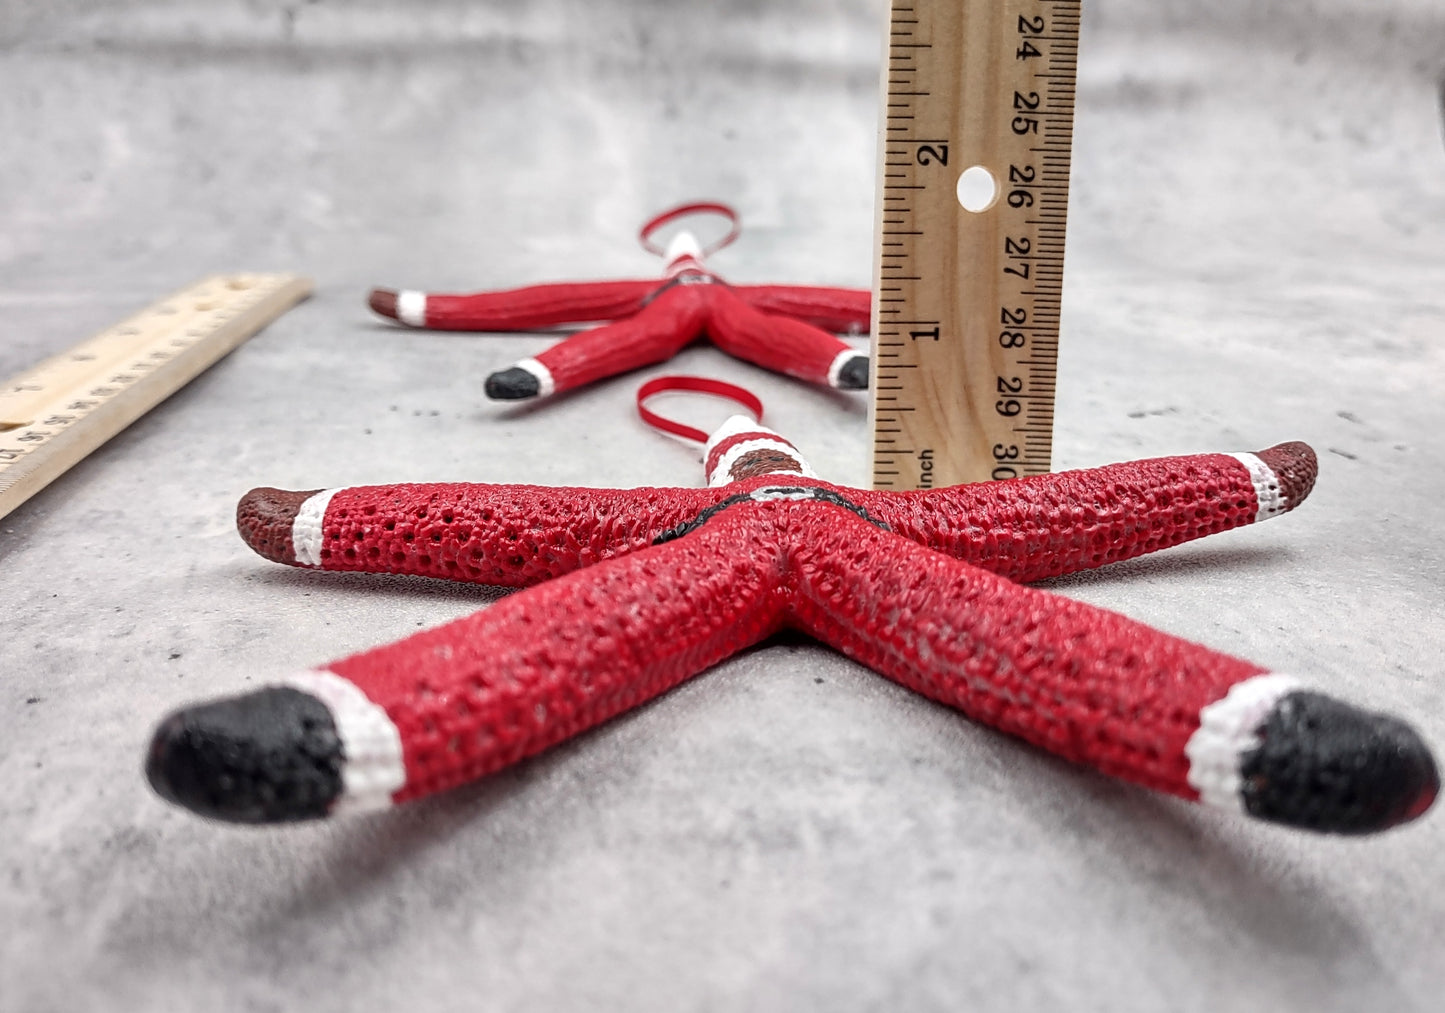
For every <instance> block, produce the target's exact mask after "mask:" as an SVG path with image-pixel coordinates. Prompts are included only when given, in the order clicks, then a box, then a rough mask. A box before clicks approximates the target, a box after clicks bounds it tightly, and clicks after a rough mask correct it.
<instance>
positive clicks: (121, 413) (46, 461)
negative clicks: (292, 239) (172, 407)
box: [0, 274, 312, 517]
mask: <svg viewBox="0 0 1445 1013" xmlns="http://www.w3.org/2000/svg"><path fill="white" fill-rule="evenodd" d="M311 287H312V286H311V282H310V280H309V279H306V278H301V277H298V276H296V275H289V274H230V275H218V276H215V277H212V278H206V279H204V280H202V281H199V282H197V283H195V284H194V285H191V286H190V287H188V288H184V289H181V290H180V291H179V292H176V293H174V294H173V295H171V296H169V297H167V298H165V299H162V300H161V301H160V302H158V303H155V304H154V305H152V306H149V307H147V308H146V309H144V310H141V311H140V312H139V313H137V314H135V315H134V316H131V317H128V318H127V319H125V320H122V321H121V322H120V323H118V324H115V325H114V326H112V327H108V328H106V329H105V330H103V331H101V332H100V333H99V334H97V335H95V336H94V337H93V338H90V339H89V340H88V341H84V342H82V343H81V344H79V345H76V346H75V347H74V348H71V349H70V350H68V351H65V352H62V353H60V354H59V355H56V356H54V357H52V358H50V359H47V360H45V361H44V362H42V363H40V364H39V365H38V366H35V367H34V368H32V369H30V370H28V371H26V372H24V373H22V374H20V375H19V376H16V377H13V378H12V379H10V380H8V381H5V382H4V383H3V384H0V517H4V516H5V515H6V514H8V513H10V512H11V511H12V510H14V509H15V508H16V507H18V506H19V505H20V504H21V503H24V502H25V501H26V500H27V499H29V498H30V497H31V496H33V495H35V493H37V492H39V491H40V490H41V489H43V488H45V486H47V485H49V484H50V483H51V482H53V481H54V480H55V479H56V478H58V477H60V475H62V474H64V473H65V471H66V470H68V469H69V468H70V467H72V466H73V465H75V464H76V463H77V462H78V461H80V460H81V459H83V458H84V457H85V456H86V455H87V454H89V453H91V452H92V451H94V450H95V449H96V448H97V447H99V446H100V445H101V444H103V443H105V441H106V440H108V439H110V438H111V437H112V436H114V435H115V434H116V433H118V432H120V431H121V430H122V429H124V428H125V427H126V426H128V425H130V424H131V423H132V422H134V421H135V420H136V419H138V418H140V417H141V416H142V415H144V414H145V413H146V412H147V411H149V410H150V409H151V408H153V407H155V406H156V405H157V404H159V403H160V402H161V401H164V400H165V399H166V398H167V397H169V396H170V395H171V394H173V393H175V391H177V390H179V389H180V388H181V387H183V386H185V384H187V383H188V382H190V381H191V380H192V379H194V378H195V377H196V376H197V375H199V374H200V373H202V372H203V371H205V370H206V369H207V368H209V367H210V366H211V365H212V364H214V363H215V362H216V361H217V360H218V359H220V358H221V357H222V356H224V355H226V354H227V353H228V352H230V351H232V350H233V349H234V348H236V346H238V345H240V344H241V343H242V342H243V341H245V340H246V339H247V338H249V337H250V336H251V335H253V334H255V333H256V332H257V331H259V330H261V328H263V327H265V326H266V325H267V324H269V323H270V322H271V321H273V320H275V319H276V318H277V317H278V316H280V315H281V314H282V313H284V312H286V310H288V309H290V308H291V307H292V306H294V305H296V303H298V302H300V301H301V300H302V299H304V298H306V296H307V295H309V294H310V293H311Z"/></svg>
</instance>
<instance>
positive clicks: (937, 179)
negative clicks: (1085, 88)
mask: <svg viewBox="0 0 1445 1013" xmlns="http://www.w3.org/2000/svg"><path fill="white" fill-rule="evenodd" d="M890 21H891V27H890V29H889V31H890V33H891V34H890V38H889V39H888V44H889V47H890V48H889V50H888V60H887V61H885V69H884V71H883V73H882V75H881V77H882V80H883V82H884V84H883V89H884V94H883V96H882V97H881V99H880V105H881V106H882V113H883V126H882V130H881V131H880V138H881V139H882V140H881V142H880V145H879V191H878V197H879V199H878V201H877V207H878V215H877V217H876V218H875V222H876V223H877V224H876V231H875V237H876V247H877V250H878V257H877V258H876V263H877V264H878V267H877V269H876V271H875V274H876V275H877V277H876V279H875V290H876V293H877V295H878V298H876V299H875V301H874V305H875V319H874V327H873V334H874V335H875V345H876V351H875V356H874V361H875V362H876V363H877V365H876V366H875V373H874V382H873V387H874V395H873V401H872V403H871V405H870V415H871V419H870V421H871V424H872V426H873V428H874V433H875V437H878V438H877V439H876V440H875V444H874V465H875V467H874V473H875V479H874V481H875V486H877V487H879V488H894V489H907V488H921V487H926V486H930V485H944V484H952V483H954V482H960V481H976V480H980V479H987V478H999V477H1009V476H1011V475H1019V474H1041V473H1045V472H1047V471H1048V469H1049V458H1050V454H1051V450H1052V447H1051V442H1052V441H1051V434H1052V417H1053V401H1054V391H1055V383H1056V369H1057V363H1056V359H1057V346H1058V328H1059V319H1060V315H1061V309H1062V291H1063V257H1064V237H1065V229H1066V223H1067V213H1068V175H1069V165H1070V148H1071V145H1072V134H1073V105H1074V81H1075V72H1074V71H1075V61H1076V54H1077V45H1078V43H1077V37H1078V23H1079V2H1078V0H910V2H909V4H908V5H907V6H905V4H903V3H895V4H893V6H892V10H891V18H890ZM903 39H907V40H908V42H907V43H903V42H902V41H901V40H903ZM969 166H984V167H986V168H987V169H988V170H989V171H990V173H991V174H992V176H993V178H994V180H995V181H996V185H997V188H998V189H997V196H996V198H995V203H994V204H993V205H992V206H991V207H990V208H988V209H987V210H985V211H983V212H981V213H978V214H971V213H969V212H965V211H963V210H962V209H961V207H960V206H959V203H958V200H957V198H956V197H955V184H957V182H958V178H959V174H960V173H961V172H962V171H963V170H964V169H965V168H968V167H969ZM905 281H906V282H909V284H904V282H905ZM885 349H886V351H885ZM904 370H909V371H911V372H908V373H905V372H904ZM885 430H886V432H887V436H888V438H887V439H886V440H885V439H884V438H883V436H884V435H885ZM900 445H902V446H906V447H911V448H914V449H913V450H911V451H904V450H901V449H900ZM924 455H927V461H928V467H927V468H924V467H922V466H921V464H920V462H921V461H923V460H924ZM915 457H916V459H915ZM884 461H886V462H888V467H887V468H882V467H879V466H878V465H879V464H880V463H882V462H884Z"/></svg>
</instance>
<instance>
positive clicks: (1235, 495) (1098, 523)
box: [857, 443, 1317, 581]
mask: <svg viewBox="0 0 1445 1013" xmlns="http://www.w3.org/2000/svg"><path fill="white" fill-rule="evenodd" d="M1253 456H1254V457H1256V458H1257V459H1258V460H1259V462H1260V464H1262V465H1263V466H1264V467H1265V468H1266V469H1267V470H1268V471H1267V473H1268V474H1272V475H1273V476H1274V478H1275V480H1276V488H1277V490H1278V496H1279V501H1278V503H1277V504H1276V506H1277V507H1278V509H1274V510H1271V509H1270V504H1269V503H1268V502H1267V503H1266V504H1265V505H1264V508H1263V509H1262V508H1261V500H1260V493H1261V491H1262V492H1264V493H1265V496H1266V500H1268V498H1269V495H1270V494H1269V489H1268V487H1267V484H1266V485H1265V486H1264V487H1262V488H1259V489H1257V488H1256V481H1255V478H1254V477H1253V476H1252V475H1251V472H1250V469H1249V468H1248V467H1247V466H1246V465H1245V464H1243V463H1241V462H1240V460H1238V459H1237V458H1235V457H1233V456H1231V455H1228V454H1198V455H1193V456H1188V457H1163V458H1155V459H1153V460H1148V461H1133V462H1130V463H1128V464H1111V465H1108V466H1106V467H1102V468H1090V469H1087V470H1083V471H1066V472H1059V473H1057V474H1053V475H1040V476H1037V477H1033V478H1021V479H1010V480H1008V481H1005V482H980V483H977V484H973V485H958V486H952V487H950V488H947V489H938V490H925V491H919V492H910V493H901V494H900V493H887V492H860V493H859V494H858V495H857V501H858V503H859V505H860V506H863V507H864V508H865V509H867V510H868V512H869V513H871V514H873V515H874V516H875V517H878V518H879V519H880V520H882V521H884V522H885V523H887V524H888V525H889V526H890V527H891V528H893V530H895V531H897V532H898V533H899V534H901V535H903V536H904V537H906V538H910V539H912V540H914V541H916V542H919V543H921V544H923V545H927V546H929V547H930V548H933V549H936V550H938V551H939V552H944V553H947V554H948V555H950V556H954V557H957V558H959V559H963V560H967V561H968V562H970V563H974V564H977V565H978V566H982V567H984V568H986V569H989V570H992V571H994V572H995V573H999V574H1002V575H1003V576H1005V577H1008V578H1009V579H1011V580H1017V581H1035V580H1042V579H1044V578H1046V577H1056V576H1059V575H1060V574H1065V573H1074V572H1076V571H1079V570H1088V569H1092V568H1093V567H1097V566H1103V565H1105V564H1107V563H1114V562H1117V561H1119V560H1121V559H1132V558H1133V557H1135V556H1140V555H1143V554H1144V553H1147V552H1154V551H1157V550H1159V549H1164V548H1168V547H1169V546H1172V545H1178V544H1180V543H1181V542H1187V541H1190V540H1192V539H1195V538H1202V537H1203V536H1205V535H1209V534H1213V533H1215V532H1217V531H1224V530H1227V529H1229V528H1234V527H1239V526H1240V525H1244V524H1250V523H1253V522H1254V521H1255V520H1263V519H1265V518H1266V517H1269V516H1274V515H1275V514H1276V513H1282V512H1284V511H1286V510H1291V509H1293V508H1294V507H1295V506H1297V505H1298V504H1299V503H1300V502H1301V501H1302V500H1303V499H1304V498H1305V497H1306V496H1307V495H1308V494H1309V491H1310V489H1311V487H1313V485H1314V480H1315V474H1316V470H1317V465H1316V462H1315V456H1314V452H1313V451H1312V450H1310V448H1309V447H1308V446H1306V445H1305V444H1303V443H1285V444H1281V445H1280V446H1278V447H1272V448H1270V449H1269V450H1263V451H1260V452H1259V453H1258V454H1257V455H1253ZM1261 474H1265V473H1261Z"/></svg>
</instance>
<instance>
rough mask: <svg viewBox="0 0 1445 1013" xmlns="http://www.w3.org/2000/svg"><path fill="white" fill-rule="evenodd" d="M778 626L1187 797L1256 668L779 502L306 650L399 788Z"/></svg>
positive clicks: (638, 690) (839, 515)
mask: <svg viewBox="0 0 1445 1013" xmlns="http://www.w3.org/2000/svg"><path fill="white" fill-rule="evenodd" d="M783 626H791V627H796V628H798V629H801V630H803V631H805V632H807V633H809V634H811V635H813V636H815V637H817V638H818V639H820V640H822V641H824V642H825V643H828V644H830V645H832V646H834V647H836V648H838V649H839V650H841V651H843V652H844V653H845V654H847V655H849V656H850V657H853V658H855V659H857V660H858V661H860V662H862V663H864V664H866V665H869V666H870V667H872V668H874V669H876V670H877V671H879V672H881V673H883V674H884V675H886V676H888V677H889V678H892V679H895V680H896V681H898V682H900V683H901V684H903V685H905V686H907V687H909V688H910V689H914V690H916V691H918V692H920V693H923V694H924V695H926V696H928V697H930V698H932V699H934V700H937V701H939V702H941V703H945V704H948V705H949V706H952V707H956V708H958V709H960V710H962V711H963V712H964V713H966V714H968V715H969V716H971V717H973V718H976V719H978V720H980V721H983V722H986V723H988V724H991V725H993V726H995V727H997V728H1000V729H1002V730H1004V731H1006V732H1010V733H1012V734H1015V735H1018V736H1020V737H1022V738H1024V739H1026V740H1028V741H1029V742H1032V743H1034V744H1035V745H1037V746H1040V747H1042V748H1044V749H1048V750H1050V751H1052V752H1055V753H1058V754H1060V755H1062V756H1064V757H1066V758H1068V759H1070V760H1073V761H1076V762H1080V763H1086V764H1089V765H1092V766H1095V767H1097V768H1099V769H1100V770H1103V771H1104V772H1106V773H1109V774H1112V775H1115V776H1119V777H1123V778H1126V779H1129V780H1132V781H1137V782H1140V783H1142V784H1145V785H1148V786H1150V787H1153V788H1157V789H1160V790H1163V791H1168V792H1172V793H1174V794H1179V795H1184V796H1187V797H1193V790H1192V789H1191V788H1190V787H1189V785H1188V783H1187V782H1186V780H1185V775H1186V773H1187V769H1188V762H1187V760H1186V758H1185V756H1184V752H1183V749H1184V743H1185V742H1186V741H1187V739H1188V737H1189V735H1190V734H1191V733H1192V732H1193V730H1194V729H1195V728H1196V727H1197V726H1198V714H1199V709H1200V707H1201V706H1203V705H1204V704H1206V703H1208V702H1209V701H1211V700H1214V699H1217V698H1218V697H1220V696H1222V695H1223V694H1224V692H1225V690H1226V689H1227V688H1228V686H1229V685H1230V684H1232V683H1233V682H1236V681H1238V680H1240V679H1242V678H1246V677H1248V676H1250V675H1253V674H1256V673H1258V672H1259V671H1261V669H1260V668H1259V667H1258V666H1256V665H1251V664H1249V663H1247V662H1243V661H1239V660H1237V659H1233V658H1230V657H1227V656H1225V655H1222V654H1218V653H1216V652H1213V651H1210V650H1208V649H1206V648H1204V647H1200V646H1198V645H1194V644H1189V643H1187V642H1185V641H1182V640H1178V639H1177V638H1174V637H1170V636H1168V635H1166V634H1163V633H1159V632H1157V631H1155V630H1152V629H1149V628H1148V627H1145V626H1142V625H1140V624H1139V623H1135V622H1133V621H1131V620H1128V619H1125V618H1123V617H1122V616H1118V615H1114V614H1112V613H1108V612H1104V611H1101V610H1099V609H1096V608H1093V607H1091V606H1088V605H1084V604H1082V603H1079V602H1075V601H1072V600H1070V599H1066V598H1062V597H1059V596H1057V595H1052V594H1048V593H1046V592H1043V591H1037V590H1032V589H1027V588H1022V587H1020V586H1018V585H1017V584H1014V583H1012V582H1010V581H1007V580H1004V579H1002V578H1000V577H998V576H996V575H994V574H990V573H987V572H986V571H983V570H981V569H979V568H977V567H975V566H971V565H969V564H967V563H964V562H961V561H959V560H955V559H950V558H948V557H946V556H943V555H940V554H939V553H936V552H932V551H930V550H928V549H925V548H923V547H922V546H919V545H915V544H914V543H912V542H910V541H908V540H906V539H904V538H900V537H899V536H897V535H894V534H891V533H888V532H886V531H883V530H881V529H880V528H878V527H876V526H875V525H873V524H870V523H869V522H867V521H865V520H863V519H861V518H859V517H858V516H857V515H855V514H853V513H851V512H850V511H848V510H847V509H845V508H843V507H839V506H834V505H831V504H828V503H821V502H816V501H811V502H797V501H791V500H773V501H768V502H744V503H738V504H735V505H732V506H730V507H728V508H727V509H725V510H723V511H721V512H720V513H718V514H717V515H715V516H714V517H712V518H711V519H709V520H708V521H707V522H705V523H704V524H703V525H702V526H701V527H700V528H698V529H697V530H696V531H694V532H692V533H691V534H689V535H687V536H685V537H683V538H680V539H677V540H675V541H671V542H668V543H665V544H663V545H660V546H657V547H654V548H649V549H645V550H642V551H638V552H634V553H631V554H628V555H625V556H622V557H620V558H616V559H613V560H611V561H609V562H606V563H602V564H599V565H598V566H594V567H591V568H590V569H587V570H584V571H581V572H578V573H575V574H573V575H571V576H568V577H564V578H562V579H559V580H554V581H551V582H549V583H546V584H543V585H542V586H540V587H538V588H534V589H533V590H531V591H529V592H528V593H527V594H525V595H519V596H515V597H512V598H508V599H504V600H503V601H501V602H499V603H497V604H496V605H493V606H491V607H490V608H487V609H485V610H483V611H481V612H479V613H476V614H475V615H473V616H470V617H468V618H466V619H462V620H460V621H458V622H455V623H452V624H450V625H447V626H443V627H441V628H439V629H435V630H430V631H427V632H425V633H420V634H417V635H416V636H413V637H410V638H408V639H406V640H404V641H401V642H399V643H395V644H390V645H388V646H386V647H381V648H377V649H376V650H373V651H368V652H365V653H364V654H360V655H356V656H354V657H351V658H348V659H345V660H343V661H339V662H334V663H332V664H331V665H329V666H327V667H328V668H330V669H331V670H332V671H334V672H336V673H337V674H339V675H342V676H344V677H346V678H348V679H350V680H352V681H353V682H355V683H356V684H357V685H358V686H359V687H361V689H362V690H363V691H365V693H366V694H367V696H368V697H370V698H371V699H372V700H373V701H375V702H376V703H378V704H380V705H381V706H382V707H384V708H385V709H386V711H387V713H388V715H389V716H390V717H391V719H392V721H393V722H394V723H395V724H396V726H397V728H398V729H399V730H400V733H401V738H402V743H403V748H404V753H405V761H406V767H407V784H406V787H405V788H404V789H403V790H402V791H401V792H399V793H398V794H397V796H396V797H397V800H398V801H400V800H402V799H404V798H410V797H414V796H418V795H423V794H428V793H430V792H433V791H438V790H441V789H443V788H447V787H450V786H452V785H455V784H460V783H462V782H464V781H468V780H471V779H472V778H475V777H478V776H480V775H482V774H485V773H488V772H490V771H493V770H496V769H498V768H500V767H502V766H505V765H507V764H509V763H512V762H515V761H516V760H518V759H520V758H522V757H524V756H527V755H530V754H532V753H535V752H537V751H539V750H542V749H544V748H546V747H547V746H550V745H552V744H554V743H556V742H559V741H561V740H562V739H565V738H567V737H569V736H571V735H574V734H576V733H577V732H579V731H581V730H583V729H584V728H588V727H590V726H592V725H594V724H597V723H598V722H601V721H604V720H606V719H607V718H609V717H611V716H613V715H615V714H618V713H621V712H622V711H625V710H627V709H629V708H631V707H634V706H636V705H637V704H639V703H641V702H643V701H645V700H648V699H650V698H652V697H654V696H656V695H657V694H659V693H662V692H663V691H665V690H667V689H669V688H671V687H672V686H674V685H676V684H677V683H678V682H680V681H682V680H684V679H686V678H688V677H689V676H691V675H693V674H695V673H697V672H700V671H702V670H704V669H706V668H708V667H709V666H711V665H713V664H715V663H716V662H718V661H720V660H722V659H723V658H725V657H727V656H728V655H730V654H733V653H735V652H736V651H738V650H741V649H743V648H745V647H747V646H749V645H751V644H755V643H757V642H758V641H759V640H761V639H763V638H764V637H766V636H767V635H768V634H770V633H772V632H774V631H776V630H777V629H779V628H781V627H783Z"/></svg>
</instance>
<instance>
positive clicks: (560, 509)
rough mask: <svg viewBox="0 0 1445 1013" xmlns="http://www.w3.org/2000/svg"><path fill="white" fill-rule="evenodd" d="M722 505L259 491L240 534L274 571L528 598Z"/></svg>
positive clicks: (553, 496) (658, 499) (570, 492)
mask: <svg viewBox="0 0 1445 1013" xmlns="http://www.w3.org/2000/svg"><path fill="white" fill-rule="evenodd" d="M722 495H723V493H720V492H719V491H717V490H707V489H642V490H621V489H575V488H574V489H569V488H553V487H549V486H535V485H481V484H460V483H458V484H445V483H437V484H410V485H379V486H357V487H353V488H349V489H338V490H335V491H331V490H319V491H315V492H287V491H283V490H280V489H253V490H252V491H251V492H249V493H247V494H246V496H245V497H243V498H242V500H241V502H240V505H239V506H238V507H237V509H236V526H237V527H238V528H239V530H240V532H241V537H242V538H243V539H244V540H245V541H246V544H247V545H249V546H250V547H251V548H252V549H254V550H256V552H258V553H259V554H261V555H262V556H265V557H266V558H267V559H270V560H274V561H275V562H278V563H288V564H290V565H293V566H297V565H299V566H312V567H315V568H317V569H323V570H351V571H359V572H364V573H397V574H409V575H412V576H420V577H441V578H444V579H447V580H459V581H468V582H472V583H477V584H494V585H498V586H502V587H524V586H527V585H530V584H537V583H540V582H542V581H545V580H550V579H551V578H553V577H557V576H561V575H562V574H566V573H570V572H571V571H573V570H576V569H579V568H581V567H585V566H591V565H592V564H594V563H597V562H600V561H602V560H605V559H610V558H612V557H613V556H618V555H622V554H623V553H627V552H632V551H634V550H636V549H639V548H643V547H645V546H648V545H650V544H652V540H653V538H655V537H656V536H657V535H659V534H661V533H662V532H664V531H666V530H668V529H669V528H671V527H674V526H675V525H677V524H680V523H683V522H686V521H690V520H692V519H693V518H694V517H696V516H697V514H698V513H699V512H701V511H702V510H704V509H706V508H707V507H708V506H710V505H711V504H712V503H714V502H716V501H717V500H718V499H720V498H721V497H722Z"/></svg>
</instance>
